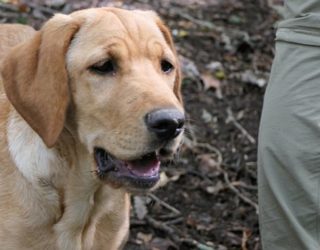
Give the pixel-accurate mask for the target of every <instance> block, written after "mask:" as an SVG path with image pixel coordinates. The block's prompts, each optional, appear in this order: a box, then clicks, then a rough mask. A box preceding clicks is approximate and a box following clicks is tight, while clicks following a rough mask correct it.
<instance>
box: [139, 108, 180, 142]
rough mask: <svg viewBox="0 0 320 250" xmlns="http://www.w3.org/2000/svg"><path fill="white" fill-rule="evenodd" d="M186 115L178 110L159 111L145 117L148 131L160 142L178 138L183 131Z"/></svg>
mask: <svg viewBox="0 0 320 250" xmlns="http://www.w3.org/2000/svg"><path fill="white" fill-rule="evenodd" d="M184 121H185V118H184V114H183V113H181V112H180V111H179V110H177V109H158V110H155V111H152V112H150V113H148V114H147V115H146V116H145V122H146V125H147V127H148V129H149V130H150V131H151V132H153V133H155V134H156V136H157V137H158V139H160V140H170V139H173V138H175V137H177V136H178V135H179V134H180V133H181V132H182V130H183V126H184Z"/></svg>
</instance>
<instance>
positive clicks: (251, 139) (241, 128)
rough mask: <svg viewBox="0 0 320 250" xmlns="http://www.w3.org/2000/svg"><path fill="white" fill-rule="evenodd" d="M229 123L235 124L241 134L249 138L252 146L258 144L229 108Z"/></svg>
mask: <svg viewBox="0 0 320 250" xmlns="http://www.w3.org/2000/svg"><path fill="white" fill-rule="evenodd" d="M227 114H228V117H227V121H226V123H228V122H232V123H233V124H234V126H235V127H236V128H237V129H239V130H240V131H241V133H242V134H243V135H244V136H245V137H247V139H248V140H249V142H251V143H252V144H256V140H255V139H254V138H253V136H252V135H250V134H249V132H248V131H247V130H246V129H245V128H244V127H243V126H242V125H241V124H240V123H239V122H238V121H237V119H236V118H235V117H234V115H233V112H232V110H231V108H230V107H228V108H227Z"/></svg>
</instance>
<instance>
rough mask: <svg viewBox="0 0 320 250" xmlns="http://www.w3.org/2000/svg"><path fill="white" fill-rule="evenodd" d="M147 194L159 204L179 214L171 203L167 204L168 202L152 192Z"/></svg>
mask: <svg viewBox="0 0 320 250" xmlns="http://www.w3.org/2000/svg"><path fill="white" fill-rule="evenodd" d="M148 196H149V197H150V198H151V199H153V200H155V201H156V202H158V203H159V204H160V205H161V206H163V207H165V208H167V209H169V210H170V211H172V212H173V213H175V214H177V215H180V214H181V212H180V211H179V210H177V209H176V208H174V207H172V206H171V205H169V204H168V203H166V202H165V201H163V200H161V199H159V198H158V197H157V196H155V195H154V194H148Z"/></svg>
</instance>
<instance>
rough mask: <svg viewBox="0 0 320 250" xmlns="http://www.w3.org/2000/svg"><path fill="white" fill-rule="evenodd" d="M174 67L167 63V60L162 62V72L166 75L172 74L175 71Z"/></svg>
mask: <svg viewBox="0 0 320 250" xmlns="http://www.w3.org/2000/svg"><path fill="white" fill-rule="evenodd" d="M173 68H174V67H173V65H172V64H171V63H170V62H169V61H167V60H162V61H161V70H162V71H163V72H164V73H167V74H168V73H170V72H171V71H172V70H173Z"/></svg>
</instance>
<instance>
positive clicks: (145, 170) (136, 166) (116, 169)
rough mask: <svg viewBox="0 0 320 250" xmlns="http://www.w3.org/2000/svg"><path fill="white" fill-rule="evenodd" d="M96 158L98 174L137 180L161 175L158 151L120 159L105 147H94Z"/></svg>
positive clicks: (155, 177) (152, 178) (151, 178)
mask: <svg viewBox="0 0 320 250" xmlns="http://www.w3.org/2000/svg"><path fill="white" fill-rule="evenodd" d="M94 158H95V161H96V164H97V171H98V176H102V177H103V176H105V175H108V173H113V174H116V176H117V177H122V178H123V177H124V178H132V179H135V180H145V181H147V180H148V179H150V180H154V179H157V178H158V176H159V171H160V160H159V158H158V156H157V154H156V152H151V153H147V154H143V155H141V156H139V157H137V158H136V159H133V160H120V159H117V158H116V157H114V156H112V155H111V154H109V153H108V152H107V151H106V150H104V149H103V148H99V147H96V148H94Z"/></svg>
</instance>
